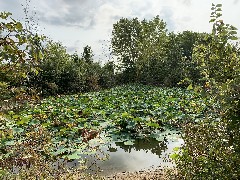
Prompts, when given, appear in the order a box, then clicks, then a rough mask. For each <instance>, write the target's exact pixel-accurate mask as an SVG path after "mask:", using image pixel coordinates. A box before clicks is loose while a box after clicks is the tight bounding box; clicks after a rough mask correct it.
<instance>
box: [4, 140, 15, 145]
mask: <svg viewBox="0 0 240 180" xmlns="http://www.w3.org/2000/svg"><path fill="white" fill-rule="evenodd" d="M5 145H6V146H14V145H15V141H14V140H12V141H6V142H5Z"/></svg>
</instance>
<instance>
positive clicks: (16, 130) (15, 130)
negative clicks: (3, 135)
mask: <svg viewBox="0 0 240 180" xmlns="http://www.w3.org/2000/svg"><path fill="white" fill-rule="evenodd" d="M23 131H24V129H23V128H13V132H14V133H22V132H23Z"/></svg>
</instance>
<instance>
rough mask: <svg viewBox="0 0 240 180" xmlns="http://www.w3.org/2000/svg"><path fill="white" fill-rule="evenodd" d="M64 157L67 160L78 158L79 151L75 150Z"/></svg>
mask: <svg viewBox="0 0 240 180" xmlns="http://www.w3.org/2000/svg"><path fill="white" fill-rule="evenodd" d="M66 158H67V159H69V160H74V159H80V156H79V152H78V151H76V152H74V153H72V154H70V155H67V156H66Z"/></svg>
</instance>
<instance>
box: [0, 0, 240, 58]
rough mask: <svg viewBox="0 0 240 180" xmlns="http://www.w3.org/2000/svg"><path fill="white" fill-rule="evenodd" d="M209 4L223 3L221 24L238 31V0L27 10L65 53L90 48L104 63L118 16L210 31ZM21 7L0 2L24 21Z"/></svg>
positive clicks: (17, 1) (81, 2)
mask: <svg viewBox="0 0 240 180" xmlns="http://www.w3.org/2000/svg"><path fill="white" fill-rule="evenodd" d="M212 3H215V4H216V3H222V4H223V8H222V9H223V19H224V21H225V22H226V23H229V24H231V25H234V26H235V27H237V28H239V29H240V19H239V18H240V2H239V0H213V1H211V0H31V1H30V2H29V5H30V8H29V9H30V15H31V13H32V12H36V16H35V17H34V18H35V20H36V22H37V23H38V24H39V25H38V27H39V30H41V32H42V33H43V34H45V35H46V36H48V37H50V38H51V39H53V40H54V41H60V42H62V44H63V45H64V46H66V47H67V49H68V52H70V53H72V52H74V51H78V53H81V52H82V49H83V47H84V46H86V45H90V46H91V47H92V49H93V52H94V54H95V59H96V60H98V59H99V60H103V59H104V56H103V54H105V53H107V52H106V49H107V47H106V45H102V44H106V43H105V41H106V40H110V37H111V31H112V25H113V24H114V23H116V22H117V21H118V20H119V19H120V18H121V17H124V18H125V17H126V18H133V17H138V18H139V19H144V18H145V19H151V18H153V17H154V16H156V15H159V16H160V18H162V19H163V20H164V21H165V22H166V23H167V29H168V30H169V31H175V32H181V31H184V30H192V31H197V32H209V31H210V30H211V24H209V23H208V22H209V19H210V18H209V16H210V13H211V10H210V9H211V4H212ZM21 4H23V5H24V6H25V4H26V3H25V0H0V11H10V12H12V13H13V15H14V17H15V18H16V19H18V20H23V19H24V13H23V7H22V5H21ZM239 32H240V31H239V30H238V33H239ZM238 36H240V35H239V34H238ZM103 51H105V52H103Z"/></svg>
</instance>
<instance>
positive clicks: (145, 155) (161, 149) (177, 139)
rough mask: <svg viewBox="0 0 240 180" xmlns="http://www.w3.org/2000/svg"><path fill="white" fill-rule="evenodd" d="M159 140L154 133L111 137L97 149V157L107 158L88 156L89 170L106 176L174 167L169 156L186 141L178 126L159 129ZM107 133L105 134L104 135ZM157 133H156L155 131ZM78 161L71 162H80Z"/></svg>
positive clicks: (74, 163)
mask: <svg viewBox="0 0 240 180" xmlns="http://www.w3.org/2000/svg"><path fill="white" fill-rule="evenodd" d="M157 135H158V138H157V139H158V140H156V138H154V137H146V138H136V139H134V140H131V141H130V142H131V143H126V142H128V141H129V139H128V141H124V140H123V139H122V138H119V140H115V141H110V142H108V143H107V145H105V146H102V147H101V148H100V150H99V153H97V156H98V157H100V158H101V157H102V158H103V157H105V160H96V156H88V157H86V158H87V159H88V163H87V166H88V168H87V172H88V173H90V174H100V175H104V176H108V175H112V174H114V173H119V172H126V171H128V172H134V171H141V170H150V169H155V168H157V167H159V166H161V167H164V166H167V167H173V166H174V163H173V162H172V161H171V158H170V157H169V156H170V155H171V154H172V153H173V149H174V147H180V146H182V145H183V143H184V142H183V139H182V138H181V135H180V132H179V131H177V130H170V129H167V130H165V131H164V132H158V134H157ZM102 136H105V135H102ZM154 136H156V134H155V135H154ZM77 164H78V163H77V161H74V162H72V163H71V164H70V165H72V166H73V165H77Z"/></svg>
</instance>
